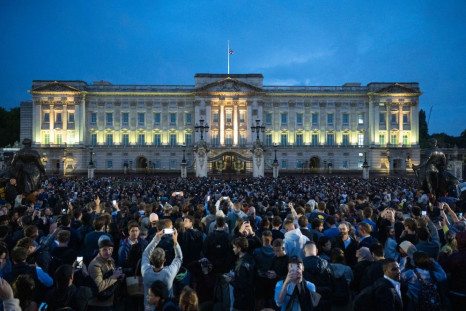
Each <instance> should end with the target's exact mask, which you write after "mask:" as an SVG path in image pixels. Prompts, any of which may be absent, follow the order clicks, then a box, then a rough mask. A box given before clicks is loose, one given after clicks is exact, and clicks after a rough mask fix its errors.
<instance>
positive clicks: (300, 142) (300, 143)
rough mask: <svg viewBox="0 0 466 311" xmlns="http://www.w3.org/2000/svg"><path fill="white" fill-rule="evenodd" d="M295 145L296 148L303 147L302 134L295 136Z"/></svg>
mask: <svg viewBox="0 0 466 311" xmlns="http://www.w3.org/2000/svg"><path fill="white" fill-rule="evenodd" d="M296 145H297V146H302V145H303V134H296Z"/></svg>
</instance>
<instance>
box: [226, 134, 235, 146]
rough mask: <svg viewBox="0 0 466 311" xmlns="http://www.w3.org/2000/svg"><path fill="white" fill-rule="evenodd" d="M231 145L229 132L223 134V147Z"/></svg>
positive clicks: (231, 140) (231, 139)
mask: <svg viewBox="0 0 466 311" xmlns="http://www.w3.org/2000/svg"><path fill="white" fill-rule="evenodd" d="M232 144H233V138H232V136H231V132H228V133H226V134H225V145H227V146H231V145H232Z"/></svg>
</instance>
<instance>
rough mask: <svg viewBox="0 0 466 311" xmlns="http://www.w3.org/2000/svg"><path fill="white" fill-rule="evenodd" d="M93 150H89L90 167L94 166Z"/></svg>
mask: <svg viewBox="0 0 466 311" xmlns="http://www.w3.org/2000/svg"><path fill="white" fill-rule="evenodd" d="M93 150H94V148H92V147H90V148H89V155H90V161H89V166H94V161H92V155H93V154H94V152H93Z"/></svg>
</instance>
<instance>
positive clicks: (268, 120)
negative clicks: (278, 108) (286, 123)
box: [265, 113, 272, 124]
mask: <svg viewBox="0 0 466 311" xmlns="http://www.w3.org/2000/svg"><path fill="white" fill-rule="evenodd" d="M265 123H267V124H271V123H272V114H271V113H266V114H265Z"/></svg>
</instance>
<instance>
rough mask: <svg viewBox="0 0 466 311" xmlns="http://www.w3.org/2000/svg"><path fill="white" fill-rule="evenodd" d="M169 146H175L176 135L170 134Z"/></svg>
mask: <svg viewBox="0 0 466 311" xmlns="http://www.w3.org/2000/svg"><path fill="white" fill-rule="evenodd" d="M170 146H176V134H170Z"/></svg>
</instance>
